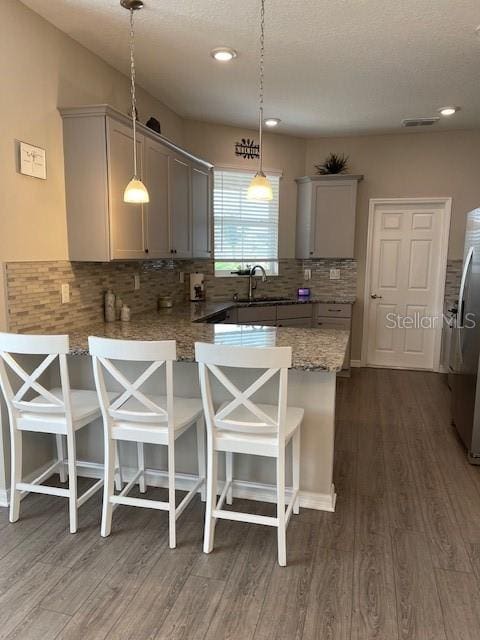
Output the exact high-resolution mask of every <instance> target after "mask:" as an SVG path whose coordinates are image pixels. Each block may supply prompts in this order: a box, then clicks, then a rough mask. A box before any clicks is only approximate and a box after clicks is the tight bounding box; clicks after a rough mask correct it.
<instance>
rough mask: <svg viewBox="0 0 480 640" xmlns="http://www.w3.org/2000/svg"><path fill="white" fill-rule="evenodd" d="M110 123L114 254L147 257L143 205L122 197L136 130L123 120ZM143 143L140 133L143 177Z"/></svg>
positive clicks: (116, 256) (139, 162)
mask: <svg viewBox="0 0 480 640" xmlns="http://www.w3.org/2000/svg"><path fill="white" fill-rule="evenodd" d="M107 123H108V124H107V126H108V136H107V148H108V173H109V200H110V238H111V256H112V258H113V259H117V260H118V259H128V258H145V257H146V255H148V254H147V253H146V246H145V244H144V237H145V228H144V212H143V207H142V205H140V204H128V203H125V202H124V201H123V192H124V190H125V187H126V186H127V184H128V183H129V182H130V180H131V179H132V174H133V133H132V130H131V129H130V128H129V127H127V126H125V125H124V124H122V123H121V122H116V121H115V120H113V119H108V120H107ZM144 143H145V141H144V138H143V136H142V135H138V136H137V165H138V174H139V176H141V177H143V173H142V169H143V167H142V158H143V149H144ZM147 188H148V184H147Z"/></svg>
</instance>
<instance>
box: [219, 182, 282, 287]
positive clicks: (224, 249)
mask: <svg viewBox="0 0 480 640" xmlns="http://www.w3.org/2000/svg"><path fill="white" fill-rule="evenodd" d="M252 177H253V173H251V172H245V171H234V170H227V169H215V170H214V192H213V212H214V236H215V274H216V275H219V276H222V275H224V276H227V275H231V272H232V271H237V270H238V269H245V268H247V266H248V265H250V266H253V265H254V264H261V265H262V266H263V267H264V269H265V270H266V272H267V273H269V274H271V275H275V274H277V273H278V192H279V185H280V176H278V175H277V176H272V175H269V176H268V179H269V180H270V183H271V185H272V190H273V200H272V201H271V202H250V201H249V200H247V190H248V186H249V184H250V182H251V180H252Z"/></svg>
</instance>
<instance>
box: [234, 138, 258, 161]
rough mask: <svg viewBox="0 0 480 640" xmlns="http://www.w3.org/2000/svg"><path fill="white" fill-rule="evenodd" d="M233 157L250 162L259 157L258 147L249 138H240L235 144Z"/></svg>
mask: <svg viewBox="0 0 480 640" xmlns="http://www.w3.org/2000/svg"><path fill="white" fill-rule="evenodd" d="M235 155H236V156H240V157H242V158H244V160H252V159H253V158H259V157H260V145H259V144H255V140H253V138H252V140H250V138H242V140H241V141H240V142H236V143H235Z"/></svg>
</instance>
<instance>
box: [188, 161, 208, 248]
mask: <svg viewBox="0 0 480 640" xmlns="http://www.w3.org/2000/svg"><path fill="white" fill-rule="evenodd" d="M210 183H211V174H210V172H209V171H207V170H205V169H199V168H195V167H192V231H193V257H194V258H209V257H210V256H211V254H212V224H211V222H212V207H211V198H210Z"/></svg>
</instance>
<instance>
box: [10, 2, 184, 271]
mask: <svg viewBox="0 0 480 640" xmlns="http://www.w3.org/2000/svg"><path fill="white" fill-rule="evenodd" d="M0 9H1V13H2V37H1V39H0V77H1V78H2V92H1V93H2V95H1V98H0V167H1V179H0V185H1V188H0V260H4V261H9V260H55V259H65V258H66V257H67V238H66V213H65V189H64V173H63V144H62V121H61V118H60V115H59V113H58V111H57V106H77V105H82V104H95V103H108V104H111V105H112V106H114V107H116V108H118V109H119V110H121V111H124V112H125V111H127V109H128V105H129V90H130V88H129V80H128V78H126V77H125V76H123V75H122V74H120V73H118V72H117V71H115V70H114V69H113V68H112V67H110V66H108V65H107V64H106V63H104V62H102V61H101V60H100V59H99V58H98V57H96V56H95V55H93V54H92V53H90V52H89V51H88V50H87V49H85V48H84V47H82V46H80V45H79V44H78V43H76V42H75V41H74V40H72V39H71V38H69V37H68V36H67V35H65V34H64V33H62V32H61V31H59V30H58V29H56V28H55V27H53V26H52V25H50V24H49V23H48V22H46V21H45V20H43V19H42V18H41V17H40V16H38V15H37V14H36V13H34V12H32V11H30V10H29V9H27V8H26V7H25V6H24V5H23V4H21V3H20V2H18V0H0ZM138 98H139V100H138V102H139V105H138V110H139V115H140V118H141V120H142V121H143V122H145V121H146V119H148V117H149V116H150V115H155V116H156V117H157V118H158V119H159V120H160V122H161V123H162V131H163V133H164V134H165V135H166V136H168V137H171V138H172V139H173V140H174V141H176V142H178V143H181V142H182V120H181V118H179V117H178V116H177V115H176V114H175V113H173V112H172V111H171V110H170V109H168V108H167V107H165V106H164V105H162V104H161V103H160V102H158V101H157V100H155V99H154V98H152V97H151V96H149V95H148V94H147V93H145V92H144V91H142V90H139V96H138ZM16 140H23V141H26V142H30V143H31V144H34V145H38V146H40V147H43V148H45V149H46V151H47V174H48V179H47V180H38V179H35V178H30V177H26V176H23V175H21V174H20V173H18V172H17V171H16V153H17V148H16V143H15V141H16Z"/></svg>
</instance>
